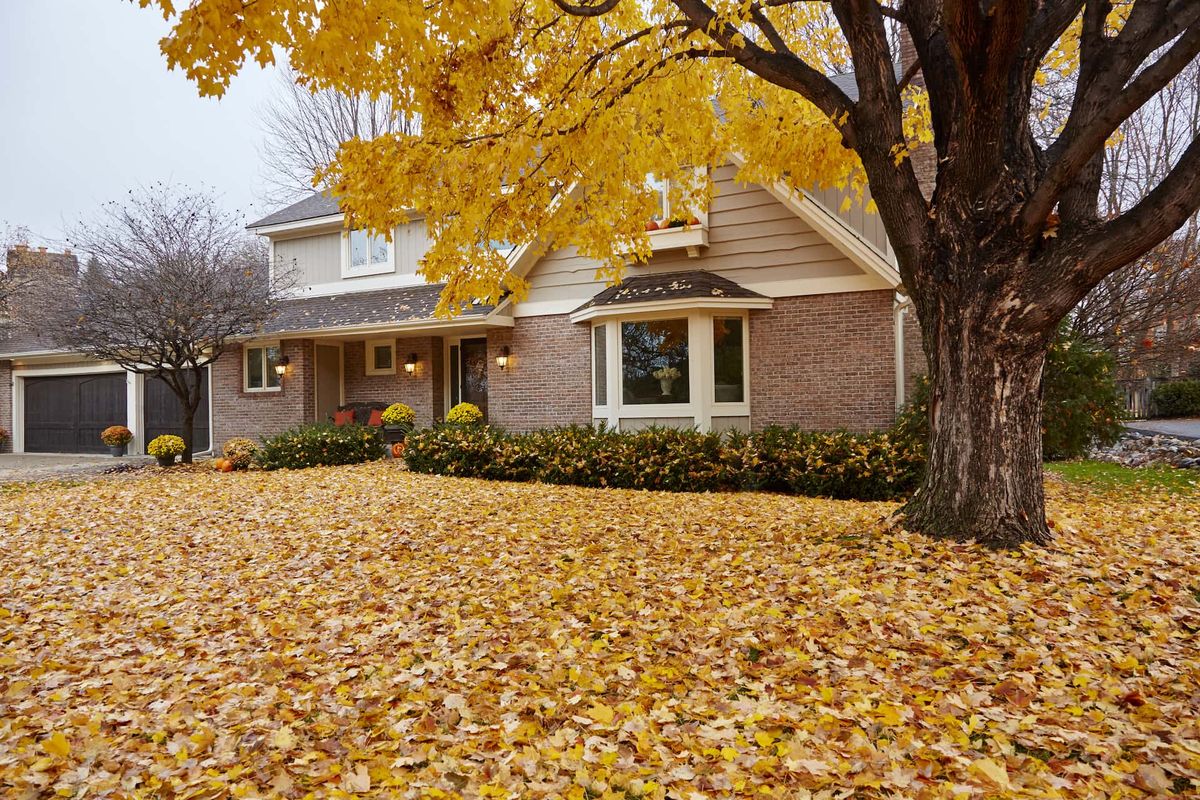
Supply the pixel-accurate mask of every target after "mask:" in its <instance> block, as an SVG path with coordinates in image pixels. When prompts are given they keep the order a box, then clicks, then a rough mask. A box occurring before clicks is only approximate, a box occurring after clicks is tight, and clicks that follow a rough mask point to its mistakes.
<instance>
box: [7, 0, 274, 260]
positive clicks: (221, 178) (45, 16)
mask: <svg viewBox="0 0 1200 800" xmlns="http://www.w3.org/2000/svg"><path fill="white" fill-rule="evenodd" d="M166 31H167V26H166V23H164V22H163V20H162V18H161V16H160V15H158V14H156V13H155V12H153V11H150V10H142V9H139V8H137V7H136V6H135V5H134V4H132V3H130V2H129V0H0V235H2V234H3V233H4V228H5V226H6V225H8V226H16V225H24V226H27V227H28V228H29V229H30V230H31V231H32V233H33V242H34V244H49V245H54V246H58V245H60V244H61V243H62V241H63V239H64V228H69V227H70V226H71V225H73V224H74V223H75V222H77V221H78V220H79V219H81V218H83V217H86V216H87V215H89V214H91V213H93V212H94V210H95V209H96V208H97V207H98V206H99V205H100V204H101V203H103V202H105V201H107V200H113V199H119V198H120V197H122V196H123V195H124V194H125V193H126V192H128V191H129V190H130V189H132V188H135V187H137V186H139V185H144V184H148V183H152V182H154V181H158V180H164V181H170V182H178V183H187V184H191V185H201V184H203V185H207V186H210V187H212V188H213V189H215V190H217V191H218V192H220V193H221V194H222V196H223V199H224V200H225V201H226V203H227V205H228V206H229V207H230V208H234V209H238V210H240V211H242V212H243V213H244V214H245V215H246V216H247V217H256V216H261V215H262V214H263V213H266V212H268V211H270V210H271V209H269V208H267V209H264V208H263V206H262V205H261V204H260V203H259V201H258V197H259V194H260V190H261V189H262V187H263V182H262V180H261V178H260V175H261V169H260V167H259V158H258V152H259V148H260V147H261V142H262V133H261V130H260V126H259V123H258V119H257V117H258V112H259V111H260V110H261V109H262V107H263V106H264V105H265V103H266V102H267V100H268V99H269V98H270V96H271V94H272V93H273V92H275V90H276V87H277V86H278V77H277V75H276V73H275V71H274V70H269V71H262V70H259V69H258V68H257V67H254V66H251V67H250V68H248V69H247V70H245V71H243V73H242V74H241V75H239V76H238V78H237V79H236V80H235V81H234V84H233V86H232V87H231V89H230V90H229V92H227V93H226V95H225V97H223V98H222V99H221V100H219V101H218V100H215V99H211V98H201V97H200V96H199V95H197V93H196V88H195V86H194V85H193V84H191V83H190V82H189V81H188V80H187V79H186V78H185V77H184V76H183V74H182V73H180V72H178V71H176V72H168V71H167V65H166V61H165V60H164V59H163V57H162V55H161V54H160V53H159V51H158V40H159V39H160V38H162V36H163V35H164V34H165V33H166Z"/></svg>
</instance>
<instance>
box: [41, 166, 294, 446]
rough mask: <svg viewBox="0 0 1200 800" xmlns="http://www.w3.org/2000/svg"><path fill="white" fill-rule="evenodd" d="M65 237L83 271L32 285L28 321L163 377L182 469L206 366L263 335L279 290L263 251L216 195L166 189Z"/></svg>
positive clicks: (73, 345)
mask: <svg viewBox="0 0 1200 800" xmlns="http://www.w3.org/2000/svg"><path fill="white" fill-rule="evenodd" d="M71 238H72V243H73V244H74V245H75V246H76V247H78V248H79V249H81V250H83V251H84V252H86V253H88V254H90V260H89V262H88V266H87V269H85V270H84V271H83V272H82V273H81V274H79V275H78V276H74V277H71V276H59V277H58V278H57V279H56V280H53V281H46V282H43V283H40V284H39V285H38V286H37V287H36V291H37V292H38V293H39V297H38V298H37V302H36V303H31V304H30V307H31V308H32V309H36V310H33V311H31V313H30V316H29V317H28V318H27V319H26V320H25V321H27V322H31V323H32V324H34V325H37V326H38V327H39V328H40V329H41V330H42V331H44V332H46V333H47V334H48V335H49V336H50V338H51V339H52V340H53V341H54V342H55V343H56V344H58V345H59V346H61V347H64V348H67V349H70V350H73V351H77V352H80V353H85V354H87V355H89V356H91V357H93V358H96V359H101V360H107V361H113V362H116V363H117V364H120V365H121V366H122V367H124V368H125V369H127V370H129V371H131V372H137V373H141V374H144V375H149V376H153V377H159V378H162V380H163V381H164V382H165V383H166V384H167V386H168V387H170V389H171V391H172V392H173V393H174V394H175V396H176V397H177V398H178V400H179V404H180V409H181V411H182V413H183V439H184V442H185V443H186V445H187V449H186V451H185V453H184V456H183V460H184V461H185V462H190V461H191V453H192V442H193V428H194V422H195V416H196V411H197V409H198V408H199V406H200V401H201V376H202V370H203V369H204V367H206V366H207V365H208V364H211V363H212V362H213V361H215V360H216V359H217V358H218V357H220V355H221V353H222V352H223V351H224V350H225V348H226V346H227V343H228V341H229V339H230V337H233V336H237V335H238V334H246V333H250V332H252V331H254V330H256V329H258V328H260V327H261V326H262V325H263V324H264V323H265V322H266V321H267V320H268V319H269V318H270V317H271V316H272V315H273V314H274V311H275V307H276V303H277V301H278V298H279V293H280V291H281V289H282V288H284V283H282V282H276V281H273V280H271V276H269V275H268V272H269V270H268V265H267V257H266V250H265V247H264V246H263V244H262V243H261V242H260V241H259V240H257V239H255V238H254V237H251V236H249V235H247V234H246V233H245V231H244V230H243V228H242V225H241V220H240V219H239V217H238V215H237V214H235V213H231V212H227V211H225V210H223V209H222V208H221V207H220V205H219V203H218V200H217V198H216V197H215V196H214V195H212V194H209V193H206V192H194V191H190V190H187V189H184V188H174V187H170V186H164V185H156V186H154V187H152V188H150V189H145V190H140V191H137V192H131V193H130V197H129V198H128V199H127V200H125V201H123V202H113V203H109V204H107V205H105V206H104V207H103V210H102V212H101V214H100V215H99V218H98V219H97V221H95V222H94V223H91V224H86V225H82V226H80V227H79V228H78V229H77V230H76V231H74V232H73V234H72V237H71Z"/></svg>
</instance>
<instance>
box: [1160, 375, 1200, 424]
mask: <svg viewBox="0 0 1200 800" xmlns="http://www.w3.org/2000/svg"><path fill="white" fill-rule="evenodd" d="M1150 397H1151V400H1152V401H1153V403H1154V413H1155V414H1156V415H1157V416H1160V417H1200V380H1186V381H1172V382H1171V383H1164V384H1163V385H1162V386H1156V387H1154V391H1153V392H1152V393H1151V395H1150Z"/></svg>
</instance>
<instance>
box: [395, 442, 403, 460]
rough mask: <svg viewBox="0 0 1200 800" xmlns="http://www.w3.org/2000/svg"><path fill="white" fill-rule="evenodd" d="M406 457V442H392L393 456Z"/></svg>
mask: <svg viewBox="0 0 1200 800" xmlns="http://www.w3.org/2000/svg"><path fill="white" fill-rule="evenodd" d="M403 457H404V442H394V443H393V444H392V458H403Z"/></svg>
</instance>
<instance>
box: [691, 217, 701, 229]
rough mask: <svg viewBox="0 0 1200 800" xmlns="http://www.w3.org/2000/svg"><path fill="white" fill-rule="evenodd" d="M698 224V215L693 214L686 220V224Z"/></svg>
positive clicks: (693, 225)
mask: <svg viewBox="0 0 1200 800" xmlns="http://www.w3.org/2000/svg"><path fill="white" fill-rule="evenodd" d="M699 224H700V218H699V217H696V216H693V217H692V218H691V219H689V220H688V225H691V226H692V227H695V226H697V225H699Z"/></svg>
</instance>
